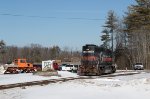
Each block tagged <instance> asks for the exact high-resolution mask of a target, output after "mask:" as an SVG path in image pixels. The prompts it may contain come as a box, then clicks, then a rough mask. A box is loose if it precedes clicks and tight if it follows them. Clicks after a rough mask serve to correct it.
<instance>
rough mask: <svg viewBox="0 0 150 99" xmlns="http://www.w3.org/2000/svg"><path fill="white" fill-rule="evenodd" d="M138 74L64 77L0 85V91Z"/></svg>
mask: <svg viewBox="0 0 150 99" xmlns="http://www.w3.org/2000/svg"><path fill="white" fill-rule="evenodd" d="M139 73H140V72H129V73H123V74H107V75H101V76H78V77H66V78H59V79H49V80H40V81H32V82H23V83H15V84H7V85H0V90H4V89H10V88H16V87H21V88H25V87H26V86H34V85H41V86H43V85H47V84H50V83H57V82H66V81H70V80H76V79H96V78H103V77H115V76H127V75H134V74H139Z"/></svg>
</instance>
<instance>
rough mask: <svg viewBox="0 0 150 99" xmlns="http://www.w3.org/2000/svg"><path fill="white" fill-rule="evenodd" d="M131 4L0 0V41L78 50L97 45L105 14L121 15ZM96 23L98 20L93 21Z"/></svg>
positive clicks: (116, 0) (84, 0)
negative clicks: (87, 45) (89, 45)
mask: <svg viewBox="0 0 150 99" xmlns="http://www.w3.org/2000/svg"><path fill="white" fill-rule="evenodd" d="M134 2H135V0H0V40H4V41H5V42H6V45H15V46H21V47H22V46H27V45H29V44H31V43H34V44H40V45H42V46H46V47H50V46H53V45H58V46H60V47H61V48H64V47H68V48H71V49H78V50H80V49H81V47H82V45H85V44H96V45H100V44H101V41H100V37H99V36H100V33H101V31H102V26H103V25H104V23H105V19H106V17H107V13H108V11H109V10H113V11H115V13H116V14H117V15H118V16H122V15H124V12H125V11H127V7H128V6H129V5H131V4H134ZM97 19H98V20H97Z"/></svg>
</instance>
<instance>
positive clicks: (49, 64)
mask: <svg viewBox="0 0 150 99" xmlns="http://www.w3.org/2000/svg"><path fill="white" fill-rule="evenodd" d="M54 61H55V60H46V61H42V71H47V70H54V67H53V62H54Z"/></svg>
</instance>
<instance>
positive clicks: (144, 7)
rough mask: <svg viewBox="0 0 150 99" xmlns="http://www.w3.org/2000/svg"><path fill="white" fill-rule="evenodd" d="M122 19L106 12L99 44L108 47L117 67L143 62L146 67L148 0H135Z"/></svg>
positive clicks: (149, 50)
mask: <svg viewBox="0 0 150 99" xmlns="http://www.w3.org/2000/svg"><path fill="white" fill-rule="evenodd" d="M135 1H136V4H134V5H129V6H128V11H127V12H125V15H124V16H123V18H119V17H117V15H116V13H115V12H114V11H109V12H108V16H107V19H106V22H105V24H104V26H103V28H104V29H103V31H102V36H101V41H103V44H102V46H103V47H105V48H110V49H112V51H113V52H114V53H113V59H114V62H115V63H117V65H118V68H119V69H125V68H129V69H131V68H132V66H133V64H135V63H143V65H144V67H145V69H150V0H135Z"/></svg>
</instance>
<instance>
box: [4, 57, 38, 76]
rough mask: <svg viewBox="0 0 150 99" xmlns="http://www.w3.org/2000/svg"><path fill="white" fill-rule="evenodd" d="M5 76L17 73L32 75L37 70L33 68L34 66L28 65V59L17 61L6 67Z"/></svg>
mask: <svg viewBox="0 0 150 99" xmlns="http://www.w3.org/2000/svg"><path fill="white" fill-rule="evenodd" d="M5 68H6V71H5V74H8V73H11V74H17V73H31V72H34V71H35V70H36V69H35V68H34V67H33V64H31V63H28V62H27V60H26V59H24V58H23V59H21V58H18V59H15V60H14V62H13V63H12V64H10V65H7V66H5Z"/></svg>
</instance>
